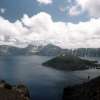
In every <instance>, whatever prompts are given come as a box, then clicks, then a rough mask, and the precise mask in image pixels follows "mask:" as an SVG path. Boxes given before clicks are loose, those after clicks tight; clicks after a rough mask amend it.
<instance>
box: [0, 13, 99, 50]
mask: <svg viewBox="0 0 100 100" xmlns="http://www.w3.org/2000/svg"><path fill="white" fill-rule="evenodd" d="M5 26H6V27H5ZM34 41H35V42H36V43H37V42H39V43H44V44H46V43H53V44H56V45H59V46H61V47H66V48H77V47H100V45H99V44H100V18H98V19H91V20H89V21H87V22H80V23H78V24H73V23H65V22H54V21H53V20H52V17H51V16H50V15H49V14H48V13H45V12H41V13H38V14H36V15H34V16H32V17H29V16H27V15H24V17H23V18H21V19H20V21H19V20H17V21H16V22H14V23H11V22H9V21H8V20H6V19H4V18H3V17H0V44H4V43H5V44H10V45H17V46H19V45H22V46H23V45H27V44H31V43H35V42H34Z"/></svg>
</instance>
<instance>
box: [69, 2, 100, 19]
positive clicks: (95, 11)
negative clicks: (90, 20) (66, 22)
mask: <svg viewBox="0 0 100 100" xmlns="http://www.w3.org/2000/svg"><path fill="white" fill-rule="evenodd" d="M75 2H76V3H75V4H74V5H73V6H72V7H71V8H70V11H71V12H72V13H74V12H78V13H75V15H79V10H78V9H77V7H80V8H81V10H80V13H81V12H88V14H89V15H90V16H92V17H100V0H75Z"/></svg>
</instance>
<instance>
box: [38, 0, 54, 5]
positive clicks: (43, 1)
mask: <svg viewBox="0 0 100 100" xmlns="http://www.w3.org/2000/svg"><path fill="white" fill-rule="evenodd" d="M37 2H39V3H40V4H45V5H47V4H51V3H52V2H53V1H52V0H37Z"/></svg>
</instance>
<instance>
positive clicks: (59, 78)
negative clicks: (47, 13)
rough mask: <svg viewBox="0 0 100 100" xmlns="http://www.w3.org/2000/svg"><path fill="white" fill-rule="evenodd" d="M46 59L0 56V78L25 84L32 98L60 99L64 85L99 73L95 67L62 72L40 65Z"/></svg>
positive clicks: (40, 99) (72, 83)
mask: <svg viewBox="0 0 100 100" xmlns="http://www.w3.org/2000/svg"><path fill="white" fill-rule="evenodd" d="M48 59H50V58H49V57H43V56H12V57H10V56H6V57H0V79H4V80H6V81H8V82H10V83H12V84H17V83H24V84H26V85H27V86H28V87H29V89H30V92H31V96H32V100H61V98H62V92H63V88H64V87H65V86H67V85H74V84H77V83H81V82H85V81H87V76H88V75H90V76H91V78H94V77H97V76H99V75H100V70H96V69H91V70H86V71H74V72H64V71H57V70H55V69H52V68H48V67H44V66H42V65H41V63H43V62H45V61H46V60H48Z"/></svg>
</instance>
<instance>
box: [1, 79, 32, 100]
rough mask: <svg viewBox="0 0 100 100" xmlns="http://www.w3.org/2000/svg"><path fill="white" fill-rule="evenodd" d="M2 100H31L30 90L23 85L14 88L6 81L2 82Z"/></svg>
mask: <svg viewBox="0 0 100 100" xmlns="http://www.w3.org/2000/svg"><path fill="white" fill-rule="evenodd" d="M0 100H30V95H29V91H28V88H27V87H26V86H25V85H22V84H20V85H16V86H12V85H10V84H9V83H7V82H6V81H4V80H1V81H0Z"/></svg>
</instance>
